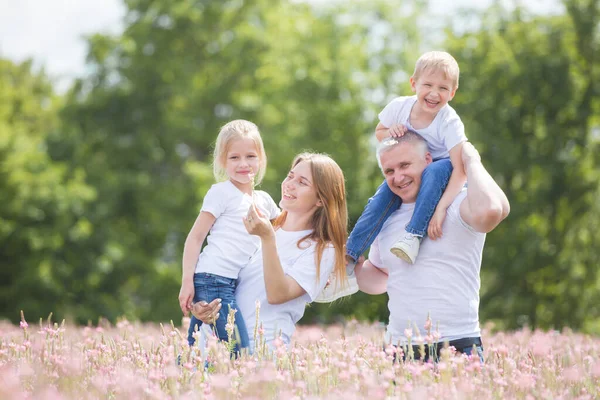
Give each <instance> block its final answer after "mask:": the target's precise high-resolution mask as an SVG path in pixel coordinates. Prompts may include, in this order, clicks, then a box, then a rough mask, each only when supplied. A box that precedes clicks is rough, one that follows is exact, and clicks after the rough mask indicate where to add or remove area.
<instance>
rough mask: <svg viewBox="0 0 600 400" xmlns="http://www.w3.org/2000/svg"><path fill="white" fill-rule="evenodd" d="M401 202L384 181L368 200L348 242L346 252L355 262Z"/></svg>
mask: <svg viewBox="0 0 600 400" xmlns="http://www.w3.org/2000/svg"><path fill="white" fill-rule="evenodd" d="M400 204H401V200H400V198H399V197H398V196H396V195H395V194H394V193H393V192H392V191H391V190H390V188H389V187H388V185H387V183H386V182H385V181H383V183H382V184H381V185H380V186H379V188H377V191H376V192H375V194H374V195H373V197H371V198H370V199H369V201H368V202H367V205H366V206H365V209H364V210H363V212H362V214H361V215H360V217H359V218H358V221H356V224H355V225H354V228H352V232H350V237H348V241H347V242H346V254H347V255H348V256H349V257H350V258H352V260H353V261H354V262H356V260H358V257H360V256H361V255H362V254H363V253H364V252H365V251H366V250H367V249H368V248H369V247H370V246H371V245H372V244H373V241H374V240H375V237H377V235H378V234H379V232H380V231H381V227H382V226H383V223H384V222H385V220H386V219H388V217H389V216H390V215H391V214H392V213H393V212H394V211H396V210H397V209H398V207H400Z"/></svg>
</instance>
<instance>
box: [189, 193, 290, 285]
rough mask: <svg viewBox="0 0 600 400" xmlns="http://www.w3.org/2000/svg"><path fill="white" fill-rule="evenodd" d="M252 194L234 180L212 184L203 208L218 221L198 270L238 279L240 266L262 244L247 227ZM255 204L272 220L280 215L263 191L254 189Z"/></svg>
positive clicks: (269, 197) (203, 252) (208, 240)
mask: <svg viewBox="0 0 600 400" xmlns="http://www.w3.org/2000/svg"><path fill="white" fill-rule="evenodd" d="M252 201H253V198H252V196H250V195H248V194H246V193H243V192H242V191H241V190H239V189H238V188H237V187H235V185H234V184H233V183H231V181H225V182H220V183H216V184H214V185H212V187H211V188H210V189H209V191H208V192H207V193H206V196H205V197H204V201H203V203H202V209H201V211H204V212H208V213H211V214H212V215H213V216H214V217H215V218H216V221H215V223H214V225H213V226H212V228H211V229H210V233H209V235H208V237H207V238H206V240H207V245H206V246H205V247H204V249H203V250H202V252H201V253H200V256H199V257H198V262H197V263H196V270H195V272H196V273H199V272H208V273H211V274H215V275H219V276H224V277H226V278H232V279H236V278H237V277H238V274H239V272H240V269H241V268H242V267H243V266H244V265H246V264H247V263H248V261H249V260H250V257H251V256H252V255H253V254H254V253H255V252H256V250H257V249H258V248H259V246H260V238H259V237H258V236H255V235H251V234H249V233H248V231H247V230H246V227H245V226H244V221H243V219H242V218H243V217H245V216H246V215H247V214H248V210H249V209H250V205H251V204H252ZM254 204H256V207H257V208H258V209H259V210H260V212H261V213H262V214H263V215H265V216H266V217H268V218H269V219H270V220H271V219H274V218H276V217H277V216H278V215H279V208H278V207H277V205H276V204H275V202H274V201H273V199H272V198H271V196H269V194H268V193H266V192H263V191H262V190H255V191H254Z"/></svg>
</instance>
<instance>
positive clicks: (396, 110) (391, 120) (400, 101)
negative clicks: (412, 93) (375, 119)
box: [379, 96, 410, 128]
mask: <svg viewBox="0 0 600 400" xmlns="http://www.w3.org/2000/svg"><path fill="white" fill-rule="evenodd" d="M409 98H410V97H406V96H404V97H396V98H395V99H394V100H392V101H390V102H389V103H388V105H387V106H385V108H384V109H383V110H381V112H380V113H379V122H381V123H382V124H383V126H385V127H386V128H391V127H392V126H393V125H396V124H404V123H405V121H403V119H402V111H403V109H404V106H405V105H406V101H407V99H409Z"/></svg>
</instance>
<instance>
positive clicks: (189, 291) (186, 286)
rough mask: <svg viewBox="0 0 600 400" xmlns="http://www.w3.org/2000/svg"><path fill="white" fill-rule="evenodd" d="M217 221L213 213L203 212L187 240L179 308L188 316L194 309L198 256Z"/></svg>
mask: <svg viewBox="0 0 600 400" xmlns="http://www.w3.org/2000/svg"><path fill="white" fill-rule="evenodd" d="M216 220H217V219H216V218H215V217H214V215H212V214H211V213H209V212H206V211H201V212H200V214H198V218H196V222H194V226H192V229H191V230H190V233H188V236H187V238H186V239H185V246H184V247H183V266H182V275H181V290H180V291H179V306H180V307H181V311H182V312H183V314H184V315H186V316H187V314H188V312H189V311H190V310H191V309H192V300H193V299H194V270H195V269H196V263H197V262H198V256H199V255H200V250H201V249H202V243H204V239H206V236H207V235H208V232H209V231H210V228H212V226H213V225H214V223H215V221H216Z"/></svg>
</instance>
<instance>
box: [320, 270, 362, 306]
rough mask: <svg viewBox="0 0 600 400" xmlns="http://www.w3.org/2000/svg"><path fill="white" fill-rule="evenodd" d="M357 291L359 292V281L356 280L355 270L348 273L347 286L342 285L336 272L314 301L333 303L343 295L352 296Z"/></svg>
mask: <svg viewBox="0 0 600 400" xmlns="http://www.w3.org/2000/svg"><path fill="white" fill-rule="evenodd" d="M356 292H358V282H357V281H356V275H355V274H354V270H352V272H351V273H349V274H348V284H347V285H345V286H342V285H341V284H340V283H339V282H338V281H337V277H336V276H335V274H331V275H330V277H329V281H328V282H327V285H325V288H324V289H323V291H322V292H321V293H320V294H319V296H317V298H316V299H315V300H314V301H315V302H316V303H331V302H332V301H336V300H337V299H339V298H341V297H344V296H350V295H352V294H354V293H356Z"/></svg>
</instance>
